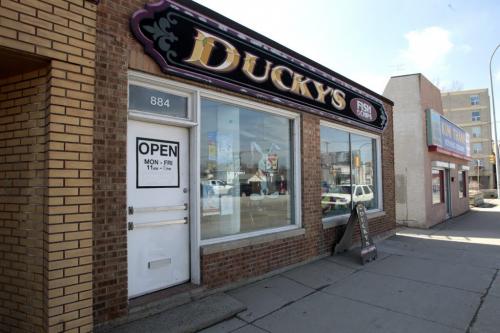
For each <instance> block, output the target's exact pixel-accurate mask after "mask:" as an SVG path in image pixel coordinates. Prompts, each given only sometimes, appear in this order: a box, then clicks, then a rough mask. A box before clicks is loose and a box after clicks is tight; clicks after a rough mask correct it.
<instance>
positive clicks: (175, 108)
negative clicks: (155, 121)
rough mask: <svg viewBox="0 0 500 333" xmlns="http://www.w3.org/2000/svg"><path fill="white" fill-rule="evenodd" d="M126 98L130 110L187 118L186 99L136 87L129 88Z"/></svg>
mask: <svg viewBox="0 0 500 333" xmlns="http://www.w3.org/2000/svg"><path fill="white" fill-rule="evenodd" d="M128 96H129V97H128V107H129V109H130V110H137V111H145V112H152V113H158V114H162V115H166V116H171V117H178V118H187V117H188V99H187V97H183V96H177V95H173V94H170V93H167V92H165V91H160V90H156V89H150V88H146V87H142V86H136V85H130V86H129V89H128Z"/></svg>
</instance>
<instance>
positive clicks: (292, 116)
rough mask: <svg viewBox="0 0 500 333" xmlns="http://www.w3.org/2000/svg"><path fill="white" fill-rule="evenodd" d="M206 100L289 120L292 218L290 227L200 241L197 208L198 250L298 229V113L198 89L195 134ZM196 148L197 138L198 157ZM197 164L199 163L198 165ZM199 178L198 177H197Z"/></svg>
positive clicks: (299, 172)
mask: <svg viewBox="0 0 500 333" xmlns="http://www.w3.org/2000/svg"><path fill="white" fill-rule="evenodd" d="M202 98H205V99H209V100H212V101H216V102H221V103H226V104H228V103H229V104H233V105H235V106H239V107H243V108H247V109H251V110H254V111H256V112H267V113H270V114H272V115H277V116H282V117H285V118H287V119H289V120H291V121H292V123H293V124H292V126H291V127H292V133H291V134H292V140H291V144H292V146H293V158H292V162H293V172H294V175H293V180H294V191H295V193H294V195H293V200H294V211H293V212H292V214H294V222H295V223H294V224H290V225H286V226H282V227H277V228H266V229H262V230H255V231H250V232H245V233H238V234H235V235H228V236H221V237H215V238H210V239H201V207H198V214H199V216H200V218H199V221H198V225H199V228H200V230H199V235H200V240H199V242H200V246H204V245H211V244H217V243H224V242H229V241H235V240H240V239H246V238H250V237H257V236H262V235H267V234H272V233H276V232H282V231H288V230H295V229H301V228H302V204H301V203H302V201H301V198H302V186H301V185H302V184H301V180H302V177H301V175H302V173H301V146H300V145H301V132H300V123H301V122H300V118H301V117H300V113H296V112H291V111H287V110H283V109H279V108H276V107H273V106H269V105H265V104H261V103H258V102H254V101H252V100H247V99H242V98H239V97H235V96H230V95H227V94H224V93H220V92H213V91H209V90H205V89H203V90H202V89H200V90H199V96H198V105H199V107H198V108H199V112H198V113H199V114H200V116H199V117H198V127H199V131H201V99H202ZM200 144H201V140H200V137H199V136H198V142H197V145H198V154H199V149H200ZM198 163H199V161H198ZM198 177H199V175H198ZM197 200H198V202H201V198H200V197H199V196H198V198H197Z"/></svg>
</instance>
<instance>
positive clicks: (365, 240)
mask: <svg viewBox="0 0 500 333" xmlns="http://www.w3.org/2000/svg"><path fill="white" fill-rule="evenodd" d="M356 222H357V223H358V224H359V231H360V233H361V263H362V264H365V263H366V262H369V261H372V260H375V259H377V247H376V246H375V243H374V242H373V240H372V238H371V237H370V232H369V230H368V219H367V216H366V209H365V205H364V204H362V203H357V204H356V206H355V207H354V209H353V210H352V212H351V216H350V217H349V222H347V225H346V228H345V231H344V234H343V235H342V238H341V239H340V242H339V243H338V244H337V245H336V246H335V250H334V253H341V252H344V251H347V250H349V248H350V247H351V244H352V233H353V231H354V225H355V224H356Z"/></svg>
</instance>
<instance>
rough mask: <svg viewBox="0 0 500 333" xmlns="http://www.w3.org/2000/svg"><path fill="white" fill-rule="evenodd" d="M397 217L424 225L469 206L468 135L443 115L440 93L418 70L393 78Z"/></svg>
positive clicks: (390, 85) (406, 222)
mask: <svg viewBox="0 0 500 333" xmlns="http://www.w3.org/2000/svg"><path fill="white" fill-rule="evenodd" d="M384 95H385V96H388V97H389V98H391V99H393V100H394V102H395V104H396V107H395V108H394V114H395V116H394V128H395V143H394V151H395V156H394V159H395V169H396V218H397V222H398V223H399V224H402V225H408V226H412V227H420V228H429V227H431V226H433V225H435V224H437V223H440V222H442V221H444V220H446V219H449V218H451V217H454V216H458V215H461V214H463V213H465V212H466V211H468V210H469V200H468V193H467V192H468V184H467V179H468V171H469V167H468V163H469V161H470V156H471V155H470V139H469V135H468V134H467V132H466V131H465V130H463V129H462V128H460V127H459V126H457V125H455V124H453V123H452V122H450V121H449V120H448V119H446V118H445V117H444V116H443V106H442V102H441V92H440V91H439V89H438V88H437V87H436V86H434V85H433V84H432V83H431V82H430V81H429V80H427V78H425V77H424V76H423V75H421V74H413V75H403V76H396V77H392V78H391V79H390V81H389V83H388V85H387V87H386V90H385V92H384Z"/></svg>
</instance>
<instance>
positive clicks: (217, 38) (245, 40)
mask: <svg viewBox="0 0 500 333" xmlns="http://www.w3.org/2000/svg"><path fill="white" fill-rule="evenodd" d="M188 7H189V8H188ZM212 17H216V19H213V18H212ZM131 29H132V32H133V34H134V35H135V37H136V38H137V39H138V40H139V41H140V42H141V43H142V44H143V46H144V49H145V51H146V53H148V54H149V55H151V56H152V57H153V58H154V59H155V60H156V62H157V63H158V64H159V65H160V67H161V69H162V70H163V71H164V72H166V73H168V74H173V75H177V76H182V77H184V78H188V79H193V80H197V81H201V82H204V83H209V84H211V85H217V86H219V87H222V88H226V89H230V90H233V91H237V92H239V93H243V94H246V95H251V96H254V97H257V98H261V99H265V100H270V101H273V102H276V103H280V104H283V105H287V106H290V107H293V108H296V109H300V110H303V111H307V112H312V113H315V114H319V115H322V116H327V117H329V118H333V119H337V120H340V121H343V122H346V123H353V124H356V125H357V126H360V127H364V128H369V129H374V130H378V131H382V130H383V129H384V128H385V125H386V122H387V115H386V113H385V110H384V106H383V104H382V101H381V100H380V99H379V98H377V97H376V96H375V95H373V94H369V93H368V92H366V91H363V90H360V89H358V88H356V87H355V86H353V85H351V84H349V83H347V82H346V81H345V80H344V79H342V78H340V77H339V76H338V75H337V74H335V73H333V72H332V71H329V70H327V69H325V68H323V67H321V66H320V65H317V64H315V63H313V62H312V61H310V60H307V59H305V58H303V57H301V56H299V55H297V54H295V55H291V54H294V53H293V51H290V50H287V49H286V48H284V47H283V46H280V45H278V44H276V43H274V42H272V41H270V40H267V39H265V37H262V36H259V35H257V34H256V33H254V32H252V31H249V30H248V29H246V28H244V27H241V26H239V25H238V24H236V23H234V22H232V21H229V20H228V19H226V18H224V17H222V16H220V15H218V14H216V13H213V12H211V11H209V10H207V9H206V8H204V7H202V6H200V5H197V4H195V3H192V2H187V1H179V2H178V3H177V2H172V1H168V0H162V1H161V2H159V3H156V4H151V5H149V4H148V5H146V8H145V9H141V10H139V11H137V12H135V13H134V15H133V16H132V20H131ZM263 40H265V41H263ZM300 59H303V60H300Z"/></svg>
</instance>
